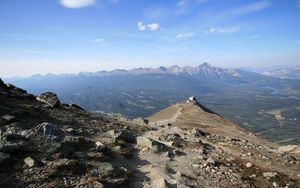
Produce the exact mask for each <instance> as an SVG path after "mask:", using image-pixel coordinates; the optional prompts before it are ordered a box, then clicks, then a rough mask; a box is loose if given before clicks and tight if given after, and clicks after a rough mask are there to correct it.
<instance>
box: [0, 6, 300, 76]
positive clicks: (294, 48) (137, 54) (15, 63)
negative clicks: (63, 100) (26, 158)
mask: <svg viewBox="0 0 300 188" xmlns="http://www.w3.org/2000/svg"><path fill="white" fill-rule="evenodd" d="M299 21H300V1H299V0H291V1H279V0H253V1H246V0H241V1H233V0H228V1H222V2H220V1H216V0H166V1H159V0H153V1H138V0H134V1H128V0H46V1H38V0H28V1H20V0H10V1H8V0H4V1H1V2H0V41H1V42H0V65H1V69H0V77H6V78H7V77H16V76H31V75H35V74H47V73H54V74H59V73H78V72H96V71H100V70H113V69H132V68H136V67H158V66H171V65H179V66H197V65H199V64H201V63H203V62H209V63H211V64H213V65H214V66H218V67H224V68H239V67H275V66H294V65H299V64H300V53H299V52H300V25H299V24H298V23H299Z"/></svg>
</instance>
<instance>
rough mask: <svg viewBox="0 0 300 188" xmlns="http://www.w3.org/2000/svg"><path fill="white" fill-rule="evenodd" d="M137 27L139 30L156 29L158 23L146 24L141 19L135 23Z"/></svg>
mask: <svg viewBox="0 0 300 188" xmlns="http://www.w3.org/2000/svg"><path fill="white" fill-rule="evenodd" d="M137 27H138V29H139V30H140V31H145V30H150V31H156V30H158V29H159V27H160V25H159V24H158V23H150V24H147V25H146V24H144V23H143V22H142V21H139V22H138V23H137Z"/></svg>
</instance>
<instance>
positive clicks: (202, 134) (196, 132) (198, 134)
mask: <svg viewBox="0 0 300 188" xmlns="http://www.w3.org/2000/svg"><path fill="white" fill-rule="evenodd" d="M191 134H192V135H193V136H195V137H200V136H206V133H205V132H203V131H201V130H200V129H193V130H192V131H191Z"/></svg>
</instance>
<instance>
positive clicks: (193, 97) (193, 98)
mask: <svg viewBox="0 0 300 188" xmlns="http://www.w3.org/2000/svg"><path fill="white" fill-rule="evenodd" d="M195 101H197V99H196V97H195V96H191V97H189V100H188V102H195Z"/></svg>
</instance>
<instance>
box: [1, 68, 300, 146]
mask: <svg viewBox="0 0 300 188" xmlns="http://www.w3.org/2000/svg"><path fill="white" fill-rule="evenodd" d="M6 81H8V82H11V83H13V84H15V85H16V86H18V87H22V88H25V89H26V90H28V91H29V92H31V93H34V94H39V93H42V92H46V91H53V92H55V93H57V94H58V96H59V97H60V99H61V100H62V101H63V102H66V103H76V104H79V105H80V106H82V107H83V108H85V109H87V110H89V111H94V112H98V113H106V114H107V113H113V114H116V113H118V114H122V115H123V116H125V117H128V118H136V117H147V116H149V115H151V114H153V113H155V112H157V111H159V110H161V109H164V108H166V107H168V106H169V105H171V104H174V103H177V102H178V101H182V100H185V99H186V98H188V97H189V96H191V95H195V96H196V97H197V98H198V99H199V101H201V103H203V104H204V105H205V106H207V107H209V108H210V109H212V110H213V111H214V112H216V113H218V114H220V115H222V116H223V117H225V118H227V119H229V120H231V121H233V122H235V123H236V124H238V125H240V126H241V127H243V128H246V129H248V130H251V131H253V132H255V133H257V134H261V135H262V136H264V137H265V138H267V139H269V140H272V141H277V142H279V143H282V144H287V143H294V144H297V143H300V135H299V134H300V126H299V125H300V115H299V114H300V83H299V82H298V81H297V80H290V79H280V78H276V77H271V76H266V75H262V74H258V73H254V72H248V71H244V70H233V69H223V68H218V67H214V66H213V65H211V64H209V63H204V64H201V65H199V66H197V67H189V66H186V67H180V66H176V65H175V66H171V67H158V68H137V69H132V70H114V71H99V72H94V73H79V74H61V75H54V74H48V75H44V76H43V75H35V76H32V77H30V78H19V79H6ZM274 101H276V102H274Z"/></svg>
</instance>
